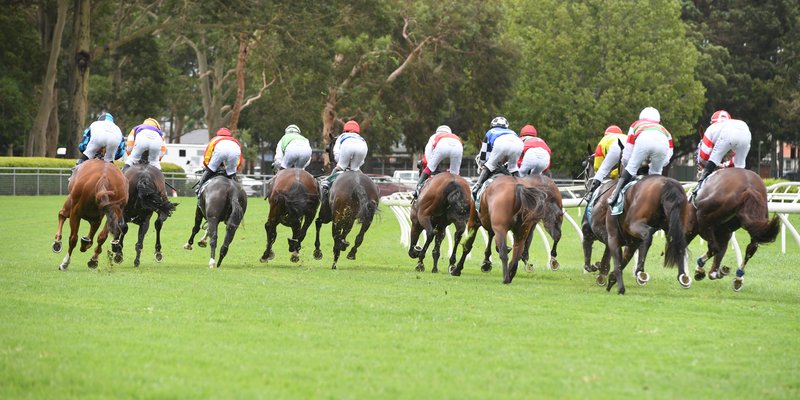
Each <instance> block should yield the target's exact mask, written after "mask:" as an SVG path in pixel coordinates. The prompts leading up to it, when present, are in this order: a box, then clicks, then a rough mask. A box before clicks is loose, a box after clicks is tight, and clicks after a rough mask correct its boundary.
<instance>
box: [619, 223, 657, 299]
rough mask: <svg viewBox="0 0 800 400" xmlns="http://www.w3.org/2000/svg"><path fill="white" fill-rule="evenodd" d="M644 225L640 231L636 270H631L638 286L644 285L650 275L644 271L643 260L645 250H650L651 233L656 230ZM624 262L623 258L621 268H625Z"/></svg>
mask: <svg viewBox="0 0 800 400" xmlns="http://www.w3.org/2000/svg"><path fill="white" fill-rule="evenodd" d="M642 225H644V224H642ZM644 226H645V227H646V228H645V229H642V231H641V232H640V237H641V238H642V243H641V244H640V245H639V258H638V260H637V261H636V270H635V271H633V276H634V278H636V283H638V284H639V285H640V286H644V285H646V284H647V282H648V281H649V280H650V275H649V274H648V273H647V272H645V271H644V262H645V260H647V252H648V251H649V250H650V246H651V245H652V244H653V234H654V233H655V232H656V229H655V228H651V227H649V226H647V225H644ZM631 228H633V226H631ZM626 264H627V263H626V262H625V261H624V260H623V262H622V269H623V270H624V269H625V266H626Z"/></svg>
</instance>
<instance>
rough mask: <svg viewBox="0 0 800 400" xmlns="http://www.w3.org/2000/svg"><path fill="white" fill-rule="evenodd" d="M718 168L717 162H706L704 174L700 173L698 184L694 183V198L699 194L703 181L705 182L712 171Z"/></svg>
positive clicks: (692, 196)
mask: <svg viewBox="0 0 800 400" xmlns="http://www.w3.org/2000/svg"><path fill="white" fill-rule="evenodd" d="M716 169H717V164H716V163H715V162H713V161H711V160H709V161H708V162H707V163H706V168H705V169H703V174H702V175H700V180H698V181H697V185H694V190H692V195H691V196H690V197H691V198H692V199H694V197H695V196H697V192H699V191H700V188H702V187H703V182H705V181H706V179H708V176H709V175H711V173H712V172H714V170H716Z"/></svg>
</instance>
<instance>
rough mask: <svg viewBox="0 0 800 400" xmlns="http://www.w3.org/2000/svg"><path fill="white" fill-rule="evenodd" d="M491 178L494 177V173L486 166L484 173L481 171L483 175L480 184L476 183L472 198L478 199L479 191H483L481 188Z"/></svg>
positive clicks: (479, 180) (480, 177) (479, 179)
mask: <svg viewBox="0 0 800 400" xmlns="http://www.w3.org/2000/svg"><path fill="white" fill-rule="evenodd" d="M490 176H492V171H490V170H489V168H486V167H485V166H484V167H483V171H481V175H480V176H479V177H478V182H477V183H475V186H474V187H473V188H472V198H476V197H477V196H478V191H479V190H481V186H483V183H484V182H486V180H487V179H489V177H490Z"/></svg>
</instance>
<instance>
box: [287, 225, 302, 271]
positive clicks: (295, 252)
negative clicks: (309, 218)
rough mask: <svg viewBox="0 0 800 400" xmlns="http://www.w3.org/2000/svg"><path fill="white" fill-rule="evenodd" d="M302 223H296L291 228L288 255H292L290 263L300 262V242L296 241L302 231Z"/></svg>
mask: <svg viewBox="0 0 800 400" xmlns="http://www.w3.org/2000/svg"><path fill="white" fill-rule="evenodd" d="M302 226H303V224H302V221H297V222H295V223H294V225H292V226H291V228H292V237H290V238H289V253H291V254H292V256H291V261H292V262H293V263H296V262H299V261H300V240H299V239H298V238H299V237H300V235H301V233H300V232H301V231H302V229H303V228H302Z"/></svg>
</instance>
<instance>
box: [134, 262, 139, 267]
mask: <svg viewBox="0 0 800 400" xmlns="http://www.w3.org/2000/svg"><path fill="white" fill-rule="evenodd" d="M133 267H134V268H139V260H133Z"/></svg>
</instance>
